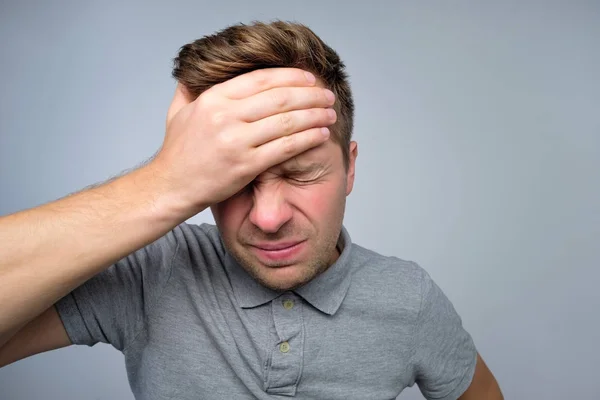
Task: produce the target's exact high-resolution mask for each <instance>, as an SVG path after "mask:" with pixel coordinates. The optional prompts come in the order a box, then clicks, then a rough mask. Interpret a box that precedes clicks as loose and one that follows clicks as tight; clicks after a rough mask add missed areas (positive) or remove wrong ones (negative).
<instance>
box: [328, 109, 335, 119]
mask: <svg viewBox="0 0 600 400" xmlns="http://www.w3.org/2000/svg"><path fill="white" fill-rule="evenodd" d="M327 115H328V116H329V118H331V119H334V118H335V115H336V114H335V110H334V109H333V108H328V109H327Z"/></svg>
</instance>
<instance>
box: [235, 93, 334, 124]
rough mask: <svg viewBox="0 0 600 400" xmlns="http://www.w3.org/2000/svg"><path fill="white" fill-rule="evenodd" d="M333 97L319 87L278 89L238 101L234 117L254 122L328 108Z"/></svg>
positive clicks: (331, 103)
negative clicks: (293, 112)
mask: <svg viewBox="0 0 600 400" xmlns="http://www.w3.org/2000/svg"><path fill="white" fill-rule="evenodd" d="M334 102H335V95H334V94H333V92H332V91H331V90H329V89H323V88H320V87H316V86H315V87H282V88H280V87H278V88H273V89H269V90H265V91H264V92H260V93H257V94H255V95H254V96H251V97H248V98H246V99H242V100H239V101H238V102H237V104H236V106H235V114H236V116H237V117H238V118H239V119H241V120H242V121H245V122H254V121H258V120H260V119H263V118H267V117H269V116H272V115H275V114H279V113H282V112H286V111H291V110H302V109H309V108H325V107H330V106H332V105H333V103H334Z"/></svg>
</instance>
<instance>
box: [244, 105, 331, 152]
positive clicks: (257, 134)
mask: <svg viewBox="0 0 600 400" xmlns="http://www.w3.org/2000/svg"><path fill="white" fill-rule="evenodd" d="M336 119H337V115H336V112H335V111H334V110H333V109H331V108H329V109H325V108H311V109H309V110H294V111H288V112H285V113H281V114H276V115H272V116H270V117H267V118H263V119H261V120H260V121H256V122H254V123H252V124H250V125H249V126H250V127H251V133H250V134H249V135H248V136H247V137H248V138H249V139H250V140H249V142H250V143H249V144H250V145H251V146H260V145H262V144H264V143H267V142H269V141H272V140H276V139H279V138H282V137H284V136H288V135H291V134H294V133H296V132H302V131H306V130H308V129H311V128H320V127H327V126H330V125H333V124H334V123H335V121H336Z"/></svg>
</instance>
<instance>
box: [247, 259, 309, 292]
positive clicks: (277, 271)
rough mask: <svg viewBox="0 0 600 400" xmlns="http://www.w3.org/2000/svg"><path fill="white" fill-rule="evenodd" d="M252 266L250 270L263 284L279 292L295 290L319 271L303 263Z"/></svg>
mask: <svg viewBox="0 0 600 400" xmlns="http://www.w3.org/2000/svg"><path fill="white" fill-rule="evenodd" d="M258 269H259V271H257V268H256V267H254V268H251V269H249V270H248V272H249V273H250V274H251V275H252V277H253V278H254V279H255V280H256V281H257V282H258V283H260V284H261V285H263V286H265V287H267V288H269V289H271V290H275V291H277V292H282V291H287V290H294V289H297V288H299V287H300V286H302V285H304V284H305V283H307V282H309V281H310V280H311V279H313V278H314V277H315V276H316V275H318V274H317V273H315V272H314V271H309V270H308V271H307V270H306V269H307V267H306V266H303V265H289V266H286V267H277V268H270V267H264V266H261V267H258Z"/></svg>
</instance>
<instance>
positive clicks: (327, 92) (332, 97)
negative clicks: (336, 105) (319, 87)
mask: <svg viewBox="0 0 600 400" xmlns="http://www.w3.org/2000/svg"><path fill="white" fill-rule="evenodd" d="M325 97H327V100H329V101H330V102H332V103H333V101H334V100H335V94H333V92H332V91H331V90H329V89H325Z"/></svg>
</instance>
